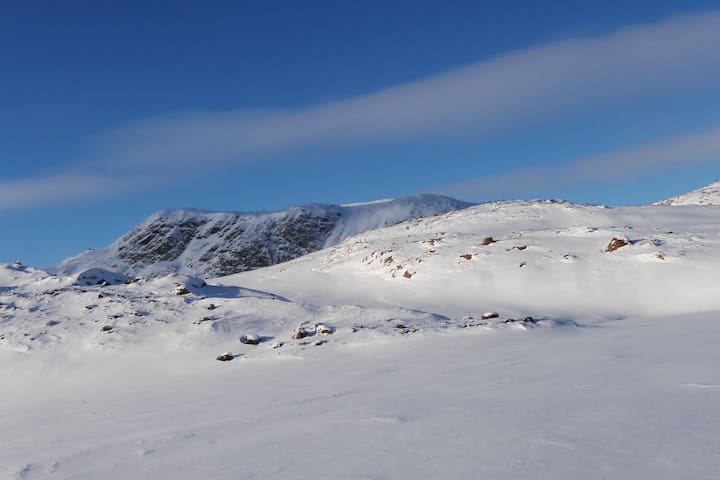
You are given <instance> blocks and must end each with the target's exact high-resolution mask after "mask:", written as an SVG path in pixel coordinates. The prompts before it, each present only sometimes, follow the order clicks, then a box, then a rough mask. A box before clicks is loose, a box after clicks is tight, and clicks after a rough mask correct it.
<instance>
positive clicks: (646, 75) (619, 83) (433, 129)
mask: <svg viewBox="0 0 720 480" xmlns="http://www.w3.org/2000/svg"><path fill="white" fill-rule="evenodd" d="M718 45H720V10H719V11H712V12H707V13H704V14H700V15H693V16H686V17H681V18H674V19H671V20H667V21H664V22H660V23H656V24H649V25H642V26H634V27H630V28H626V29H624V30H621V31H618V32H615V33H613V34H609V35H606V36H602V37H597V38H589V39H574V40H567V41H561V42H555V43H550V44H546V45H541V46H537V47H533V48H528V49H525V50H520V51H516V52H513V53H509V54H506V55H502V56H499V57H495V58H492V59H490V60H487V61H484V62H480V63H476V64H472V65H468V66H466V67H464V68H460V69H457V70H453V71H449V72H446V73H443V74H440V75H436V76H432V77H428V78H424V79H421V80H418V81H415V82H411V83H406V84H402V85H398V86H395V87H392V88H388V89H385V90H381V91H378V92H374V93H371V94H368V95H363V96H358V97H354V98H350V99H347V100H343V101H338V102H334V103H329V104H323V105H317V106H313V107H310V108H305V109H302V110H293V111H280V112H248V111H235V112H221V113H217V112H216V113H211V112H210V113H207V112H206V113H197V114H189V115H178V116H175V117H169V118H168V117H166V118H162V119H149V120H145V121H142V122H139V123H137V124H134V125H128V126H125V127H122V128H119V129H117V130H114V131H111V132H108V133H107V134H105V135H103V136H102V137H101V138H99V139H97V142H96V150H95V152H94V155H93V156H92V158H91V159H90V160H91V161H92V163H93V164H97V163H98V162H99V163H100V164H102V165H104V166H106V167H113V168H132V169H135V168H153V167H157V166H187V165H193V164H197V163H198V162H202V164H203V165H206V166H207V165H209V164H223V163H230V162H248V161H256V160H257V158H258V157H261V156H262V155H265V154H272V153H276V152H279V151H287V150H293V149H298V148H303V147H306V146H317V145H329V144H334V145H342V144H353V143H366V142H373V141H382V140H388V139H402V138H412V137H413V136H418V135H423V136H425V135H428V134H430V135H444V134H448V133H457V132H459V131H462V132H472V133H473V134H477V133H478V132H480V133H482V132H483V131H489V130H491V129H497V128H502V127H503V126H509V125H514V124H517V123H518V122H521V123H523V122H527V121H528V119H531V118H535V119H542V120H543V121H547V119H548V118H549V117H552V116H554V115H556V114H557V113H559V112H563V111H572V110H573V109H576V108H579V107H587V106H588V105H589V104H592V103H598V102H606V101H608V100H609V99H616V100H617V99H624V98H627V97H630V96H635V95H644V94H648V93H649V92H652V93H655V94H657V93H661V92H667V91H672V90H677V89H687V88H689V87H691V86H693V85H695V86H697V85H700V84H703V83H704V84H705V85H710V86H714V85H717V82H718V81H720V48H718Z"/></svg>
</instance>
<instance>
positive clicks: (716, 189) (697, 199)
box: [656, 180, 720, 206]
mask: <svg viewBox="0 0 720 480" xmlns="http://www.w3.org/2000/svg"><path fill="white" fill-rule="evenodd" d="M656 205H712V206H720V180H718V181H717V182H714V183H711V184H710V185H707V186H705V187H702V188H698V189H697V190H693V191H692V192H689V193H685V194H683V195H678V196H677V197H672V198H667V199H665V200H661V201H659V202H657V203H656Z"/></svg>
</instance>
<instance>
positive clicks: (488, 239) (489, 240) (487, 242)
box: [482, 237, 495, 246]
mask: <svg viewBox="0 0 720 480" xmlns="http://www.w3.org/2000/svg"><path fill="white" fill-rule="evenodd" d="M491 243H495V240H494V239H493V237H485V238H483V241H482V244H483V245H486V246H487V245H490V244H491Z"/></svg>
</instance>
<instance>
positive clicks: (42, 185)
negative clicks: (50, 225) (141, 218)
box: [0, 173, 136, 212]
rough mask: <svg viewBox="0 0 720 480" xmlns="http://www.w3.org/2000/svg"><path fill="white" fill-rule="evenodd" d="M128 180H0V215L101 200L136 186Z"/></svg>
mask: <svg viewBox="0 0 720 480" xmlns="http://www.w3.org/2000/svg"><path fill="white" fill-rule="evenodd" d="M135 185H136V184H135V182H131V181H130V179H129V178H127V179H122V178H111V177H106V176H94V175H85V174H81V173H78V174H73V173H66V174H59V175H51V176H47V177H42V178H31V179H23V180H10V181H0V212H2V211H3V210H6V211H7V210H12V209H15V208H25V207H34V206H41V205H52V204H61V203H64V202H67V201H72V200H78V199H87V198H92V197H96V198H102V197H103V196H109V195H115V194H118V193H122V192H125V191H127V190H130V189H132V188H134V187H135Z"/></svg>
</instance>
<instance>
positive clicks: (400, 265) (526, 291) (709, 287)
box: [218, 201, 720, 319]
mask: <svg viewBox="0 0 720 480" xmlns="http://www.w3.org/2000/svg"><path fill="white" fill-rule="evenodd" d="M613 239H617V240H616V242H614V243H615V245H617V246H619V248H617V249H616V250H614V251H608V247H609V246H610V244H611V242H613ZM218 281H220V282H222V283H225V284H229V285H233V284H237V285H244V286H247V287H252V288H259V289H267V288H272V290H273V291H274V292H276V293H279V294H281V295H284V296H287V297H289V298H297V299H308V298H311V299H313V300H315V301H319V302H321V303H323V304H332V303H352V304H360V305H373V306H386V305H400V306H403V307H406V308H412V309H421V310H431V311H434V312H438V313H441V314H443V315H448V316H462V315H466V314H472V313H475V312H477V311H479V310H485V309H491V310H499V311H500V312H503V313H504V314H507V315H509V316H520V315H523V314H544V315H551V316H553V317H557V318H574V319H577V318H581V317H582V318H587V317H592V316H596V317H598V318H617V317H623V316H628V315H662V314H668V313H680V312H696V311H707V310H716V309H720V295H718V294H717V292H718V291H719V290H718V289H719V288H720V217H719V216H718V214H717V211H716V210H715V209H709V208H706V207H701V206H695V207H692V206H688V207H683V208H682V209H681V210H677V209H675V208H669V207H666V206H647V207H625V208H606V207H602V206H581V205H573V204H570V203H564V202H549V201H535V202H526V201H513V202H497V203H487V204H482V205H478V206H474V207H471V208H468V209H465V210H460V211H456V212H451V213H448V214H445V215H441V216H436V217H432V218H426V219H418V220H414V221H411V222H408V223H404V224H400V225H397V226H394V227H389V228H386V229H382V230H376V231H372V232H366V233H364V234H362V235H358V236H355V237H352V238H349V239H348V240H346V241H345V242H344V243H342V244H341V245H338V246H335V247H333V248H330V249H328V250H324V251H321V252H317V253H314V254H311V255H308V256H305V257H302V258H299V259H296V260H294V261H292V262H289V263H286V264H283V265H276V266H274V267H270V268H267V269H262V270H257V271H254V272H245V273H241V274H237V275H234V276H231V277H227V278H224V279H219V280H218Z"/></svg>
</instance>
